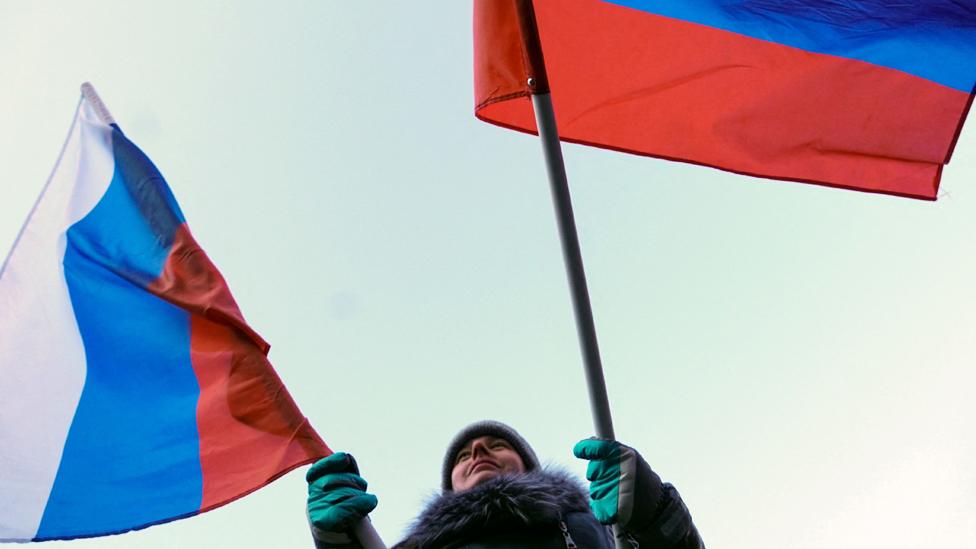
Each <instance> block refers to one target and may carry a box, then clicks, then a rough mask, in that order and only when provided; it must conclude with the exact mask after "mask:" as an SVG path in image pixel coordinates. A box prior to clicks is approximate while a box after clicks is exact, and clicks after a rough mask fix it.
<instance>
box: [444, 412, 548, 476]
mask: <svg viewBox="0 0 976 549" xmlns="http://www.w3.org/2000/svg"><path fill="white" fill-rule="evenodd" d="M483 436H492V437H497V438H501V439H504V440H505V441H506V442H508V443H509V444H511V445H512V448H513V449H514V450H515V452H517V453H518V455H519V457H521V458H522V464H523V465H525V470H526V471H533V470H535V469H538V468H539V458H537V457H535V452H533V451H532V447H531V446H529V443H528V442H526V441H525V439H524V438H522V435H520V434H518V433H517V432H516V431H515V429H512V428H511V427H509V426H508V425H505V424H504V423H500V422H498V421H492V420H490V419H488V420H484V421H477V422H475V423H472V424H471V425H468V426H467V427H465V428H464V429H461V431H460V432H459V433H458V434H456V435H454V438H453V439H451V443H450V444H448V445H447V452H446V453H445V454H444V464H443V465H442V466H441V489H443V490H444V491H445V492H450V491H452V490H453V486H452V485H451V471H453V470H454V458H455V457H456V456H457V454H458V452H460V451H461V447H463V446H464V445H465V444H466V443H467V442H468V441H470V440H472V439H475V438H478V437H483Z"/></svg>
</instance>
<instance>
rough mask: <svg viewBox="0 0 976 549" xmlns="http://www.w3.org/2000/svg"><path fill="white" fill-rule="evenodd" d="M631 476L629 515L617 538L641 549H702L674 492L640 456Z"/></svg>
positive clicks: (688, 516) (689, 516) (699, 539)
mask: <svg viewBox="0 0 976 549" xmlns="http://www.w3.org/2000/svg"><path fill="white" fill-rule="evenodd" d="M634 472H635V476H636V479H635V481H636V482H635V486H634V507H633V512H632V514H631V516H630V520H628V521H627V523H626V524H622V525H621V528H620V529H619V533H620V536H621V537H623V538H624V540H626V541H628V542H631V543H630V545H631V546H634V547H641V548H642V549H705V544H704V543H703V542H702V539H701V536H700V535H699V534H698V529H697V528H695V525H694V523H693V522H692V520H691V513H689V512H688V508H687V507H686V506H685V503H684V501H682V500H681V495H680V494H678V490H676V489H675V487H674V486H672V485H670V484H668V483H665V482H661V477H659V476H658V475H657V473H655V472H654V471H653V470H651V467H650V466H649V465H648V464H647V462H646V461H644V458H643V457H640V455H638V456H637V464H636V471H634ZM633 542H636V544H635V543H633ZM625 545H626V544H625Z"/></svg>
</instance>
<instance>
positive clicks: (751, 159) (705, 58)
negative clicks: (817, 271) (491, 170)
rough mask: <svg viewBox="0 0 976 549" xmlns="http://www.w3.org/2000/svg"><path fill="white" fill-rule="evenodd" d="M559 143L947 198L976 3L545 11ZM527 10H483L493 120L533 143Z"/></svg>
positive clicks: (548, 7) (480, 21)
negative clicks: (946, 171)
mask: <svg viewBox="0 0 976 549" xmlns="http://www.w3.org/2000/svg"><path fill="white" fill-rule="evenodd" d="M534 4H535V13H536V18H537V22H538V28H539V35H540V37H541V41H542V47H543V50H544V54H545V61H546V67H547V69H548V72H549V82H550V86H551V89H552V100H553V103H554V106H555V113H556V118H557V121H558V127H559V134H560V138H561V139H562V140H565V141H570V142H576V143H583V144H587V145H595V146H598V147H605V148H609V149H615V150H621V151H626V152H631V153H636V154H642V155H649V156H656V157H662V158H668V159H673V160H682V161H686V162H693V163H697V164H704V165H709V166H714V167H718V168H722V169H725V170H729V171H733V172H738V173H744V174H749V175H756V176H761V177H768V178H773V179H785V180H794V181H803V182H810V183H818V184H823V185H829V186H834V187H843V188H850V189H857V190H862V191H870V192H881V193H888V194H894V195H901V196H909V197H914V198H923V199H935V197H936V195H937V191H938V187H939V178H940V176H941V173H942V167H943V165H944V164H946V163H947V162H948V161H949V157H950V155H951V153H952V149H953V146H954V145H955V141H956V139H957V138H958V134H959V132H960V130H961V127H962V124H963V122H964V120H965V118H966V114H967V111H968V109H969V106H970V104H971V103H972V101H973V93H974V88H976V1H974V0H918V1H913V2H886V1H882V0H851V1H844V2H839V1H836V0H694V1H692V0H616V1H600V0H536V1H535V2H534ZM518 33H519V27H518V23H517V19H516V14H515V8H514V2H512V1H508V0H505V1H502V0H476V4H475V103H476V109H475V111H476V114H477V116H478V117H479V118H481V119H482V120H485V121H488V122H491V123H494V124H498V125H501V126H505V127H509V128H512V129H516V130H521V131H526V132H535V131H536V126H535V120H534V118H533V112H532V106H531V104H530V102H529V101H528V99H526V98H527V97H528V96H529V89H528V87H527V85H526V75H527V72H526V68H525V66H524V61H523V59H524V54H523V52H522V50H521V45H520V44H521V41H520V39H519V34H518Z"/></svg>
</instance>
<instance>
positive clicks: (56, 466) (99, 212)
mask: <svg viewBox="0 0 976 549" xmlns="http://www.w3.org/2000/svg"><path fill="white" fill-rule="evenodd" d="M267 351H268V344H267V343H265V342H264V340H262V339H261V337H260V336H258V335H257V334H256V333H255V332H254V331H253V330H252V329H251V328H250V327H248V325H247V324H246V323H245V321H244V318H243V316H242V315H241V312H240V310H239V309H238V307H237V305H236V303H235V302H234V299H233V297H232V296H231V294H230V291H229V290H228V288H227V285H226V284H225V282H224V279H223V277H222V276H221V275H220V273H219V272H218V271H217V269H216V268H215V267H214V265H213V264H212V263H211V262H210V260H209V259H208V258H207V255H206V254H205V253H204V252H203V250H202V249H201V248H200V246H199V245H197V243H196V242H195V241H194V239H193V237H192V236H191V234H190V231H189V229H188V228H187V225H186V222H185V220H184V218H183V214H182V213H181V212H180V209H179V207H178V206H177V203H176V201H175V199H174V198H173V195H172V194H171V192H170V190H169V187H168V186H167V184H166V182H165V181H164V180H163V178H162V176H161V175H160V173H159V171H158V170H157V169H156V167H155V166H154V165H153V164H152V162H151V161H150V160H149V159H148V158H147V157H146V156H145V155H144V154H143V153H142V152H141V151H140V150H139V149H138V148H137V147H136V146H135V145H134V144H133V143H132V142H131V141H129V140H128V139H127V138H126V136H125V135H123V133H122V131H121V130H120V129H119V128H118V126H116V125H115V124H112V125H111V126H110V125H106V124H105V123H103V122H101V121H100V120H99V118H98V117H97V116H96V115H95V111H94V110H93V108H92V106H91V105H89V104H88V102H87V101H84V100H83V101H82V103H81V104H80V106H79V108H78V111H77V113H76V116H75V120H74V123H73V125H72V129H71V131H70V135H69V138H68V141H67V143H66V144H65V147H64V150H63V151H62V155H61V157H60V159H59V160H58V164H57V166H56V167H55V170H54V172H53V174H52V175H51V179H50V180H49V182H48V185H47V186H46V187H45V189H44V191H43V192H42V194H41V198H40V199H39V200H38V202H37V204H36V206H35V208H34V210H33V211H32V212H31V214H30V216H29V218H28V220H27V222H26V224H25V225H24V227H23V229H22V231H21V234H20V235H19V237H18V239H17V241H16V242H15V244H14V247H13V249H12V250H11V252H10V255H9V257H8V258H7V261H6V262H5V264H4V266H3V268H2V270H0V441H2V443H0V540H2V541H40V540H49V539H70V538H77V537H88V536H98V535H104V534H113V533H119V532H124V531H127V530H131V529H135V528H142V527H145V526H148V525H151V524H156V523H160V522H166V521H169V520H174V519H177V518H181V517H187V516H191V515H195V514H197V513H201V512H203V511H207V510H209V509H212V508H214V507H217V506H220V505H222V504H224V503H227V502H229V501H231V500H233V499H236V498H238V497H241V496H243V495H245V494H247V493H249V492H251V491H253V490H256V489H257V488H260V487H261V486H264V485H265V484H267V483H269V482H271V481H272V480H274V479H275V478H277V477H279V476H280V475H282V474H284V473H286V472H287V471H289V470H291V469H293V468H295V467H297V466H299V465H303V464H306V463H309V462H312V461H314V460H316V459H318V458H320V457H322V456H326V455H328V454H330V453H331V451H330V450H329V448H328V447H327V446H326V445H325V443H324V442H323V441H322V439H321V438H320V437H319V435H318V434H317V433H316V432H315V431H314V430H313V429H312V427H311V426H310V425H309V423H308V421H307V419H306V418H305V417H304V416H302V414H301V412H300V411H299V409H298V408H297V406H296V405H295V403H294V402H293V401H292V399H291V397H290V396H289V394H288V392H287V390H286V389H285V387H284V386H283V385H282V383H281V381H280V379H279V378H278V376H277V375H276V374H275V372H274V370H273V369H272V368H271V365H270V363H269V362H268V360H267V358H266V354H267Z"/></svg>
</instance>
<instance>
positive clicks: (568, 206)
mask: <svg viewBox="0 0 976 549" xmlns="http://www.w3.org/2000/svg"><path fill="white" fill-rule="evenodd" d="M515 6H516V11H517V12H518V22H519V30H520V34H521V36H522V51H523V54H524V60H525V63H526V65H527V66H528V71H529V75H528V81H527V84H528V86H529V90H530V92H531V94H532V108H533V110H534V111H535V122H536V127H538V129H539V138H540V140H541V141H542V152H543V155H544V156H545V159H546V172H547V173H548V175H549V188H550V191H551V192H552V201H553V207H554V208H555V210H556V221H557V224H558V225H559V241H560V242H561V243H562V248H563V262H564V263H565V264H566V276H567V278H569V289H570V292H571V293H572V295H573V312H574V313H575V316H576V333H577V335H578V337H579V343H580V351H581V352H582V353H583V369H584V371H585V373H586V387H587V389H588V391H589V395H590V412H591V413H592V415H593V426H594V427H595V429H596V435H597V436H598V437H600V438H607V439H616V437H615V436H614V434H613V420H612V419H611V417H610V399H609V397H608V396H607V384H606V381H604V379H603V364H602V363H601V362H600V348H599V346H598V345H597V341H596V326H595V325H594V323H593V309H592V307H591V306H590V294H589V291H588V290H587V289H586V273H585V272H584V270H583V255H582V254H581V253H580V245H579V236H578V235H577V232H576V220H575V218H574V216H573V201H572V198H571V197H570V194H569V182H568V180H567V179H566V165H565V164H564V163H563V153H562V148H561V147H560V144H559V132H558V130H557V129H556V115H555V112H554V111H553V109H552V95H551V94H550V90H549V77H548V75H547V73H546V64H545V59H544V58H543V56H542V43H541V41H540V40H539V27H538V25H537V24H536V19H535V9H534V7H533V6H532V0H515ZM613 533H614V539H615V541H616V544H617V548H618V549H626V545H625V544H624V542H623V541H622V540H621V539H620V537H619V536H618V535H617V534H618V533H619V528H618V527H617V525H614V527H613Z"/></svg>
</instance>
